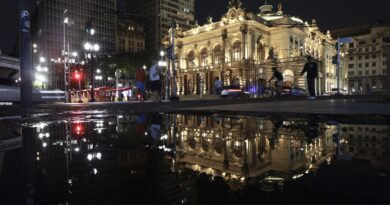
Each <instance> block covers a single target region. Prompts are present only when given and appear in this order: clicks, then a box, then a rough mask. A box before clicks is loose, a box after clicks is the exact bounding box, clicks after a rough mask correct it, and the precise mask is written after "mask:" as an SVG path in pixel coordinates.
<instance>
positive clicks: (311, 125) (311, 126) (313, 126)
mask: <svg viewBox="0 0 390 205" xmlns="http://www.w3.org/2000/svg"><path fill="white" fill-rule="evenodd" d="M318 128H319V125H318V122H317V117H316V116H315V115H309V116H308V118H307V127H306V129H305V130H304V133H305V137H306V138H307V142H308V143H309V144H310V143H311V142H312V141H313V140H314V139H315V138H317V137H318V136H319V132H318Z"/></svg>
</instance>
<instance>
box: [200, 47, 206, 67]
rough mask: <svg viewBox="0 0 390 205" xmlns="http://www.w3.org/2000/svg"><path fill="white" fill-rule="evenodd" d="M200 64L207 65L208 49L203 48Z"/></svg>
mask: <svg viewBox="0 0 390 205" xmlns="http://www.w3.org/2000/svg"><path fill="white" fill-rule="evenodd" d="M200 65H201V66H207V49H206V48H203V49H202V51H201V52H200Z"/></svg>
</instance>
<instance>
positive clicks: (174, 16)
mask: <svg viewBox="0 0 390 205" xmlns="http://www.w3.org/2000/svg"><path fill="white" fill-rule="evenodd" d="M126 5H127V6H126V7H127V10H128V11H130V12H132V13H135V14H138V15H143V16H145V33H146V48H147V49H149V48H150V49H155V50H156V51H158V50H160V49H161V39H162V38H163V37H164V36H165V35H167V34H168V30H169V29H170V28H171V24H172V20H175V21H176V23H177V24H178V26H179V27H180V28H182V29H183V30H188V29H190V28H192V25H193V22H194V20H195V18H194V0H164V1H160V0H126Z"/></svg>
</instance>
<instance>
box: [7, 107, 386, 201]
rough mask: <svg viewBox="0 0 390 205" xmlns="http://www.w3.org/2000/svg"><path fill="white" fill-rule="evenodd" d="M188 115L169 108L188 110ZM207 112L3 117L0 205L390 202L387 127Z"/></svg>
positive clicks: (376, 120) (382, 121)
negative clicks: (195, 113)
mask: <svg viewBox="0 0 390 205" xmlns="http://www.w3.org/2000/svg"><path fill="white" fill-rule="evenodd" d="M355 102H356V101H355ZM289 103H290V104H289ZM289 103H288V102H279V104H278V106H279V107H278V109H283V107H289V106H292V105H293V104H294V103H295V101H293V100H292V101H290V102H289ZM300 103H312V102H307V101H301V102H300ZM317 103H318V102H317ZM324 103H325V104H329V103H332V102H328V101H326V100H324ZM356 103H357V102H356ZM366 103H367V104H369V103H377V104H378V102H377V101H376V102H373V101H371V102H363V104H364V105H365V106H371V105H366ZM269 104H272V103H271V102H262V105H263V106H264V107H267V106H270V105H269ZM274 104H276V103H274ZM342 104H343V103H342V102H338V101H337V102H335V104H334V106H335V107H337V108H338V109H341V108H342V109H344V108H343V106H342ZM379 104H380V103H379ZM117 105H118V104H117ZM166 105H167V104H166ZM190 105H191V103H188V104H186V106H187V107H185V106H181V107H180V106H179V105H178V106H176V107H175V108H174V109H172V108H171V109H172V110H176V111H177V110H179V108H185V110H196V109H198V108H195V106H190ZM209 105H210V104H208V105H207V104H206V105H202V106H203V107H204V106H206V107H204V108H203V109H206V110H208V113H210V114H202V115H190V114H180V113H179V114H172V113H171V114H164V113H161V112H157V113H154V112H149V113H146V114H143V113H137V114H129V113H127V114H126V112H127V111H128V110H125V111H121V109H119V108H118V109H113V110H114V112H121V113H120V114H112V113H110V112H109V111H110V109H106V108H104V106H105V105H104V106H103V108H102V109H95V108H96V107H94V109H77V107H78V105H74V106H75V108H74V109H60V108H55V109H52V108H51V109H48V108H43V107H42V108H41V109H42V110H44V109H47V110H49V111H50V110H51V111H50V112H49V111H47V113H44V112H42V113H39V114H35V115H33V116H31V117H30V118H28V119H23V120H22V119H20V118H18V117H15V118H12V117H8V118H4V117H3V118H2V119H0V132H1V133H2V135H1V137H0V197H1V204H212V203H216V204H260V203H267V204H269V203H276V204H279V203H286V202H287V203H293V202H303V203H313V202H315V203H316V204H329V203H335V202H348V203H356V204H363V203H365V204H367V203H370V204H388V203H389V202H390V198H389V191H388V185H389V184H390V178H389V173H390V167H389V165H390V157H389V149H390V141H389V134H390V120H389V118H388V117H386V116H385V117H383V116H382V117H381V116H377V115H373V116H372V117H371V118H370V119H369V120H367V119H356V118H354V117H351V118H342V117H340V118H333V117H330V116H328V117H327V116H326V115H324V116H321V115H317V114H307V115H293V114H290V115H286V116H284V115H267V114H266V113H267V112H263V111H261V113H263V114H262V115H255V114H254V115H251V116H246V115H225V114H223V113H222V114H216V113H211V110H214V109H217V108H213V106H209ZM238 105H239V106H238ZM255 105H256V104H255V103H252V104H237V105H225V106H226V107H224V108H223V109H222V110H229V109H231V107H234V108H235V110H241V111H245V109H248V108H247V107H252V108H251V109H253V106H255ZM380 105H382V104H380ZM53 106H57V105H53ZM120 106H128V104H123V105H120ZM245 106H247V107H245ZM218 107H219V106H218ZM229 107H230V108H229ZM166 108H168V107H165V109H166ZM316 108H317V109H319V108H321V106H320V105H319V107H316ZM352 108H354V109H355V107H354V106H352ZM379 108H381V109H384V108H382V107H379ZM56 109H58V110H57V114H58V115H49V114H48V113H51V112H52V110H56ZM133 109H134V108H133ZM156 109H163V108H161V107H160V108H156ZM356 109H357V108H356ZM140 110H142V109H140ZM140 110H135V111H134V110H133V111H134V112H137V111H140ZM172 110H170V111H172ZM149 111H152V109H151V110H149ZM383 111H384V112H383V113H386V112H387V111H385V110H383ZM243 113H244V112H243ZM324 113H325V112H324ZM360 113H362V112H360ZM336 114H337V113H336ZM335 119H336V120H335ZM336 199H337V200H336Z"/></svg>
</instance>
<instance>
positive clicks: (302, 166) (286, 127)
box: [169, 115, 336, 189]
mask: <svg viewBox="0 0 390 205" xmlns="http://www.w3.org/2000/svg"><path fill="white" fill-rule="evenodd" d="M308 121H309V122H306V120H305V119H298V118H297V119H270V118H258V119H249V118H242V117H241V118H235V117H223V116H212V117H204V116H186V115H179V116H178V117H177V127H176V128H172V129H171V130H177V133H174V132H169V133H171V134H170V135H169V136H171V137H172V136H177V138H176V140H177V142H176V151H177V158H176V160H177V163H178V164H182V165H183V166H184V167H186V168H189V169H192V170H195V171H198V172H201V173H206V174H209V175H211V176H212V177H214V176H220V177H223V178H224V179H225V180H227V181H228V182H229V184H230V186H231V187H232V188H233V189H237V188H240V187H241V186H242V185H244V184H245V182H246V181H247V179H248V180H253V179H259V178H264V177H265V175H267V174H268V173H269V172H270V171H273V172H274V173H277V174H275V175H273V176H271V177H272V178H270V179H269V180H268V179H267V181H268V182H269V181H273V182H275V181H276V182H279V183H284V181H286V180H290V179H294V178H298V177H300V176H302V175H303V173H305V172H307V173H308V172H309V171H310V170H311V171H315V170H316V169H317V168H318V165H319V164H321V163H323V162H324V161H328V162H329V161H330V159H331V157H332V156H333V154H334V148H335V144H334V142H333V141H332V135H333V134H334V133H335V132H336V129H335V126H334V125H327V124H324V123H320V124H318V123H315V122H312V121H310V120H308ZM175 126H176V125H175ZM268 176H269V175H268Z"/></svg>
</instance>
